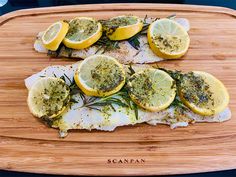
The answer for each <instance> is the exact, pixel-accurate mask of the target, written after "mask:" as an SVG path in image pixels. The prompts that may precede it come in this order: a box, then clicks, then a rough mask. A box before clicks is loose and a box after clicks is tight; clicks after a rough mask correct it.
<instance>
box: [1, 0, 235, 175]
mask: <svg viewBox="0 0 236 177" xmlns="http://www.w3.org/2000/svg"><path fill="white" fill-rule="evenodd" d="M0 2H1V0H0ZM122 2H124V3H127V2H131V3H132V2H134V3H135V2H139V3H148V2H150V3H176V4H198V5H213V6H223V7H229V8H232V9H236V0H216V1H211V0H160V1H158V0H120V1H119V0H48V1H43V0H8V3H7V4H6V5H4V6H3V7H0V14H5V13H8V12H11V11H14V10H18V9H26V8H34V7H48V6H58V5H73V4H91V3H122ZM0 163H1V162H0ZM212 163H214V162H213V161H212ZM39 168H40V167H39ZM0 177H65V176H58V175H45V174H32V173H20V172H10V171H3V170H2V171H1V170H0ZM168 177H236V170H228V171H220V172H208V173H199V174H189V175H171V176H168Z"/></svg>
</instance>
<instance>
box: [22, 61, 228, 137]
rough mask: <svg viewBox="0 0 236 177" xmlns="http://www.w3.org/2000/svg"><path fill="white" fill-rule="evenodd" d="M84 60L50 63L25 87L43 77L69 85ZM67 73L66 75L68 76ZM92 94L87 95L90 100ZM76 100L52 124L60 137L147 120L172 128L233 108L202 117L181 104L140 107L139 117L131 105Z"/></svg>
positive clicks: (224, 115) (213, 119)
mask: <svg viewBox="0 0 236 177" xmlns="http://www.w3.org/2000/svg"><path fill="white" fill-rule="evenodd" d="M80 63H81V61H79V62H76V63H75V64H72V65H67V66H62V65H55V66H49V67H47V68H45V69H43V70H42V71H40V72H38V73H36V74H34V75H32V76H30V77H28V78H26V79H25V86H26V87H27V89H28V90H30V89H31V87H32V86H33V84H34V83H35V82H37V81H38V80H39V79H41V78H42V77H58V78H61V77H64V79H65V82H66V84H68V85H70V84H71V82H72V81H73V76H74V73H75V71H76V69H77V68H78V66H79V64H80ZM123 66H124V69H125V71H126V75H127V77H129V74H128V72H129V67H130V66H129V65H123ZM150 67H152V66H150V65H144V64H142V65H141V64H134V65H132V68H133V70H134V71H135V72H138V71H140V70H143V69H145V68H150ZM65 74H66V77H65ZM112 97H116V98H119V99H122V98H121V97H120V96H119V95H116V94H114V95H113V96H112ZM90 98H91V97H89V96H85V98H84V99H86V100H89V99H90ZM72 99H73V100H76V103H73V104H71V105H70V106H68V107H67V108H66V110H65V111H64V112H63V113H62V114H61V115H60V116H59V117H57V118H56V119H54V120H53V122H52V123H51V125H50V126H51V127H53V128H57V129H59V132H60V137H65V136H66V135H67V133H68V131H69V130H71V129H86V130H93V129H95V130H102V131H114V130H115V128H116V127H119V126H126V125H135V124H139V123H147V124H150V125H158V124H166V125H169V126H170V127H171V128H177V127H186V126H188V125H189V124H191V123H195V122H223V121H226V120H229V119H230V118H231V111H230V109H229V108H226V109H225V110H223V111H222V112H220V113H219V114H217V115H213V116H201V115H198V114H195V113H193V112H192V111H191V110H189V109H184V110H183V109H180V108H179V107H175V106H170V107H168V108H167V109H165V110H162V111H159V112H148V111H145V110H143V109H141V108H139V109H138V117H137V116H136V114H135V111H134V110H132V109H130V108H129V107H122V106H119V105H116V104H114V105H113V107H114V108H111V107H110V106H104V107H102V108H101V110H96V109H91V108H88V107H83V103H84V100H83V99H82V98H81V96H80V94H75V95H72Z"/></svg>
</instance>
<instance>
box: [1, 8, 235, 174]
mask: <svg viewBox="0 0 236 177" xmlns="http://www.w3.org/2000/svg"><path fill="white" fill-rule="evenodd" d="M173 13H176V14H177V16H178V17H184V18H188V19H189V21H190V24H191V30H190V32H189V35H190V38H191V44H190V48H189V51H188V53H187V54H186V55H185V57H184V58H183V59H181V60H171V61H164V62H161V63H159V65H160V66H163V67H167V68H175V69H181V70H185V71H189V70H203V71H207V72H210V73H212V74H213V75H215V76H216V77H218V78H219V79H220V80H222V81H223V83H224V84H225V85H226V87H227V88H228V90H229V93H230V97H231V99H230V105H229V106H230V108H231V110H232V119H231V120H229V121H227V122H224V123H200V124H195V125H191V126H189V127H186V128H178V129H175V130H171V129H170V128H169V127H168V126H165V125H159V126H149V125H146V124H140V125H136V126H126V127H120V128H117V129H116V130H115V131H114V132H110V133H108V132H100V131H92V132H88V131H72V132H70V134H69V136H68V137H67V138H65V139H60V138H58V134H57V130H55V129H51V128H48V127H46V126H45V125H44V124H42V123H41V122H40V121H39V120H38V119H37V118H34V117H33V116H32V115H31V114H30V113H29V110H28V107H27V103H26V97H27V89H26V88H25V86H24V79H25V78H26V77H28V76H30V75H32V74H34V73H36V72H38V71H40V70H42V69H43V68H45V67H46V66H49V65H55V64H63V65H64V64H71V63H73V62H75V61H72V60H68V59H51V58H49V57H47V56H46V55H45V54H40V53H37V52H35V51H34V50H33V42H34V39H35V36H36V34H37V33H38V32H39V31H43V30H45V29H46V28H47V27H48V26H49V25H50V24H51V23H53V22H55V21H58V20H61V19H71V18H73V17H76V16H90V17H95V18H97V19H107V18H109V17H112V16H116V15H121V14H134V15H137V16H140V17H144V16H145V15H146V14H147V15H148V16H152V17H166V16H168V15H171V14H173ZM0 41H1V42H0V66H1V67H0V68H1V77H0V169H4V170H16V171H27V172H34V173H51V174H72V175H167V174H182V173H194V172H205V171H215V170H225V169H233V168H236V69H235V68H236V48H235V46H236V13H235V11H234V10H231V9H226V8H221V7H208V6H188V5H170V4H107V5H104V4H99V5H76V6H64V7H53V8H42V9H30V10H21V11H16V12H12V13H9V14H6V15H3V16H1V17H0ZM121 162H122V163H121Z"/></svg>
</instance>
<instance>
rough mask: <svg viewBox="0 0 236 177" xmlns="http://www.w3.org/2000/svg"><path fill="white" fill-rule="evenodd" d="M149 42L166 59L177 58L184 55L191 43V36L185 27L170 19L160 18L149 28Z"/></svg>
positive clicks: (155, 51)
mask: <svg viewBox="0 0 236 177" xmlns="http://www.w3.org/2000/svg"><path fill="white" fill-rule="evenodd" d="M147 36H148V43H149V46H150V48H151V49H152V51H153V52H154V53H155V54H156V55H157V56H159V57H161V58H165V59H176V58H180V57H181V56H183V55H184V54H185V53H186V52H187V50H188V48H189V44H190V38H189V35H188V33H187V32H186V31H185V29H184V28H183V27H182V26H181V25H180V24H178V23H177V22H175V21H174V20H170V19H166V18H164V19H160V20H156V21H155V22H153V23H152V24H151V25H150V26H149V28H148V33H147Z"/></svg>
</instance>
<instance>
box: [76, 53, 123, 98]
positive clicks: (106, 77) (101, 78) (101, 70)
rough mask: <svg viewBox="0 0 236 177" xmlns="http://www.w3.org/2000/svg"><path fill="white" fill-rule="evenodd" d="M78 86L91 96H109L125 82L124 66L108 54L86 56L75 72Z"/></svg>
mask: <svg viewBox="0 0 236 177" xmlns="http://www.w3.org/2000/svg"><path fill="white" fill-rule="evenodd" d="M74 79H75V82H76V84H77V85H78V87H79V88H80V89H81V90H82V91H83V92H84V93H85V94H86V95H89V96H98V97H102V96H108V95H111V94H114V93H116V92H118V91H119V90H120V89H121V88H122V87H123V85H124V84H125V71H124V69H123V66H122V65H121V64H120V63H119V62H118V61H117V60H116V59H114V58H112V57H109V56H106V55H93V56H90V57H88V58H86V59H85V60H84V61H82V63H81V64H80V65H79V68H78V70H77V71H76V72H75V75H74Z"/></svg>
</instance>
